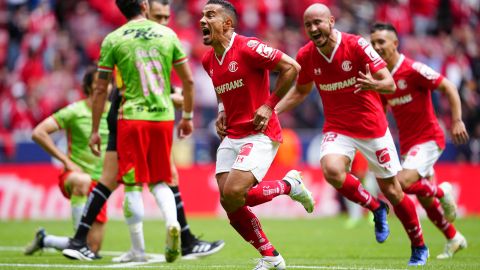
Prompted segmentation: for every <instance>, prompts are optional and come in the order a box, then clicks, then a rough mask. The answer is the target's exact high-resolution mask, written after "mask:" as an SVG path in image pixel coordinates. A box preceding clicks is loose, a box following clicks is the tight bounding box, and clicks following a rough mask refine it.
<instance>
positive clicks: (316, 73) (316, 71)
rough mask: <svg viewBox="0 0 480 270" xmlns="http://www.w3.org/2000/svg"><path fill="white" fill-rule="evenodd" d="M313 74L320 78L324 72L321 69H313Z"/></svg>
mask: <svg viewBox="0 0 480 270" xmlns="http://www.w3.org/2000/svg"><path fill="white" fill-rule="evenodd" d="M313 74H315V75H317V76H319V75H321V74H322V70H321V69H320V68H314V69H313Z"/></svg>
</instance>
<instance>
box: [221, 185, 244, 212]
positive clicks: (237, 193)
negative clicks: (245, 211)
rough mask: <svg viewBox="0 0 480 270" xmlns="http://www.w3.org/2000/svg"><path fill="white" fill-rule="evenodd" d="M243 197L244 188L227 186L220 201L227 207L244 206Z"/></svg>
mask: <svg viewBox="0 0 480 270" xmlns="http://www.w3.org/2000/svg"><path fill="white" fill-rule="evenodd" d="M245 195H246V191H245V189H244V188H242V187H238V186H229V187H225V188H224V190H223V196H222V200H223V201H224V203H226V204H227V205H229V207H235V206H238V207H240V206H242V205H244V204H245Z"/></svg>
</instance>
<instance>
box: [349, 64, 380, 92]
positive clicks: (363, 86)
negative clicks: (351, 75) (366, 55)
mask: <svg viewBox="0 0 480 270" xmlns="http://www.w3.org/2000/svg"><path fill="white" fill-rule="evenodd" d="M365 70H366V72H365V74H364V73H363V72H361V71H359V72H358V76H359V77H358V78H357V84H355V89H356V90H355V91H354V92H353V93H355V94H356V93H358V92H360V91H362V90H375V89H377V80H375V79H374V78H373V76H372V73H370V67H369V66H368V64H367V65H366V67H365Z"/></svg>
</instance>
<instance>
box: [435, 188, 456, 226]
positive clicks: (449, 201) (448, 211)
mask: <svg viewBox="0 0 480 270" xmlns="http://www.w3.org/2000/svg"><path fill="white" fill-rule="evenodd" d="M438 187H439V188H440V189H442V190H443V193H444V195H443V197H442V198H440V199H439V201H440V204H441V205H442V208H443V214H444V215H445V219H446V220H447V221H448V222H450V223H452V222H454V221H455V218H456V217H457V204H456V203H455V199H454V198H453V193H452V185H451V184H450V183H448V182H443V183H441V184H440V185H438Z"/></svg>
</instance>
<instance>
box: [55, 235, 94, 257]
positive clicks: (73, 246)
mask: <svg viewBox="0 0 480 270" xmlns="http://www.w3.org/2000/svg"><path fill="white" fill-rule="evenodd" d="M62 254H63V256H65V257H67V258H69V259H72V260H80V261H91V260H95V257H96V256H95V253H93V252H92V251H91V250H90V248H89V247H88V245H87V243H84V242H82V241H80V240H76V239H70V241H69V243H68V247H67V248H66V249H64V250H63V251H62Z"/></svg>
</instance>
